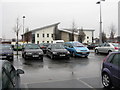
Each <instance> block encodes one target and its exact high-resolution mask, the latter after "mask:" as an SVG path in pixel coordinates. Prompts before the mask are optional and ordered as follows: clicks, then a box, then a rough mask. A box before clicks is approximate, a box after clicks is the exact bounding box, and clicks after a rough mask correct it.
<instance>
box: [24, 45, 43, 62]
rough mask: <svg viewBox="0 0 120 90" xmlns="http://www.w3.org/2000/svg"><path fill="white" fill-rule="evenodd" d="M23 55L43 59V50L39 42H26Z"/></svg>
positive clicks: (27, 57)
mask: <svg viewBox="0 0 120 90" xmlns="http://www.w3.org/2000/svg"><path fill="white" fill-rule="evenodd" d="M22 57H23V58H24V59H31V58H37V59H41V60H43V51H42V50H41V49H40V47H39V45H38V44H26V45H25V46H24V47H23V50H22Z"/></svg>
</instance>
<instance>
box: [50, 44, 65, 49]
mask: <svg viewBox="0 0 120 90" xmlns="http://www.w3.org/2000/svg"><path fill="white" fill-rule="evenodd" d="M52 49H65V48H64V46H63V45H62V44H54V45H52Z"/></svg>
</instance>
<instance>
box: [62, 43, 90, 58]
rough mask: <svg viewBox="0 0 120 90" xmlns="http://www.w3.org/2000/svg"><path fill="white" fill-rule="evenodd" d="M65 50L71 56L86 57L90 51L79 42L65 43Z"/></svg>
mask: <svg viewBox="0 0 120 90" xmlns="http://www.w3.org/2000/svg"><path fill="white" fill-rule="evenodd" d="M64 46H65V48H66V49H67V50H68V51H69V52H70V53H71V55H72V56H74V57H75V56H81V57H88V55H89V53H90V51H89V49H88V48H87V47H85V46H84V45H83V44H82V43H80V42H76V41H75V42H65V43H64Z"/></svg>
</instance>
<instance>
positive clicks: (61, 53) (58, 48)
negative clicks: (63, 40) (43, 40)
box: [46, 43, 70, 59]
mask: <svg viewBox="0 0 120 90" xmlns="http://www.w3.org/2000/svg"><path fill="white" fill-rule="evenodd" d="M46 54H47V56H49V57H50V58H51V59H54V58H61V57H65V58H67V59H69V58H70V52H69V51H67V50H66V49H65V48H64V46H63V45H62V44H58V43H56V44H51V45H49V46H48V48H47V52H46Z"/></svg>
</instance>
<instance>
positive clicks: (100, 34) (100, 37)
mask: <svg viewBox="0 0 120 90" xmlns="http://www.w3.org/2000/svg"><path fill="white" fill-rule="evenodd" d="M101 1H105V0H100V1H98V2H96V4H99V5H100V33H99V44H101V43H102V14H101Z"/></svg>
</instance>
